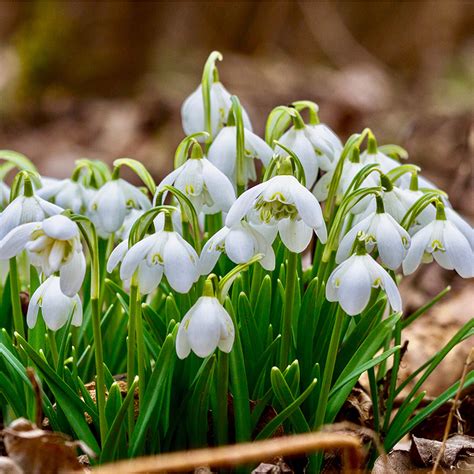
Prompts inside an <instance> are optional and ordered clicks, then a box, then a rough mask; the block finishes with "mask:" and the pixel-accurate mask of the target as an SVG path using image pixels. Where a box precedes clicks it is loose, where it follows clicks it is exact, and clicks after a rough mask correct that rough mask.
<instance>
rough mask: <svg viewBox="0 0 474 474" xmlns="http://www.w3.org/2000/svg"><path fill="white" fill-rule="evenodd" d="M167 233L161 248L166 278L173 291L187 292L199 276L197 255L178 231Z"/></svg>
mask: <svg viewBox="0 0 474 474" xmlns="http://www.w3.org/2000/svg"><path fill="white" fill-rule="evenodd" d="M169 234H170V235H169V237H168V241H167V242H166V245H165V248H164V250H163V260H164V267H165V275H166V279H167V280H168V283H169V284H170V286H171V287H172V288H173V289H174V290H175V291H177V292H179V293H187V292H188V291H189V290H190V289H191V286H192V285H193V283H194V282H195V281H196V280H197V278H198V276H199V274H198V271H197V262H198V256H197V254H196V251H195V250H194V249H193V248H192V247H191V246H190V245H189V244H188V243H187V242H186V241H185V240H184V239H183V238H182V237H181V236H180V235H179V234H178V233H176V232H170V233H169ZM122 266H123V264H122Z"/></svg>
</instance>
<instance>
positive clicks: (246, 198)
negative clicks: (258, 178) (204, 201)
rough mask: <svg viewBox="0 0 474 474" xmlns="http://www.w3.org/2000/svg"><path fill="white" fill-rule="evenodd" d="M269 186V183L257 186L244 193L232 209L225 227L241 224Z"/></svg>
mask: <svg viewBox="0 0 474 474" xmlns="http://www.w3.org/2000/svg"><path fill="white" fill-rule="evenodd" d="M267 185H268V181H267V182H264V183H260V184H257V185H256V186H254V187H253V188H250V189H247V191H245V192H244V193H242V194H241V195H240V196H239V197H238V198H237V201H235V202H234V204H233V205H232V207H231V208H230V210H229V213H228V214H227V217H226V220H225V225H226V226H227V227H232V226H233V225H234V224H236V223H237V222H240V220H241V219H242V217H244V216H245V214H247V212H248V211H249V210H250V208H251V207H252V206H253V204H254V201H255V199H257V197H258V195H259V194H260V193H261V192H262V191H263V190H264V189H265V188H266V187H267Z"/></svg>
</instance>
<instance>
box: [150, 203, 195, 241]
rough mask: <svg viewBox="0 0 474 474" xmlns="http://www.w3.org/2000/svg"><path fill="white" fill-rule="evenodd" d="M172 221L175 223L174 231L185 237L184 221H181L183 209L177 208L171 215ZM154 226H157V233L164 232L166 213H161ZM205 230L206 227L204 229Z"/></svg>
mask: <svg viewBox="0 0 474 474" xmlns="http://www.w3.org/2000/svg"><path fill="white" fill-rule="evenodd" d="M171 220H172V222H173V229H174V230H175V231H176V232H178V233H179V234H180V235H183V221H182V219H181V209H180V208H176V210H175V211H173V212H172V214H171ZM153 225H154V226H155V231H156V232H158V231H159V230H164V228H165V213H164V212H160V213H159V214H158V215H157V216H156V217H155V218H154V219H153ZM202 228H204V226H203V227H202Z"/></svg>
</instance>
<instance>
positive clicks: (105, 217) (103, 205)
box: [88, 178, 151, 234]
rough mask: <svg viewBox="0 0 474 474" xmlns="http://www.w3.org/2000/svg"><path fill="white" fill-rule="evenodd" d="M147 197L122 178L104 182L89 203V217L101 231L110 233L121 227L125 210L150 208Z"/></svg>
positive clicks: (125, 213) (125, 214)
mask: <svg viewBox="0 0 474 474" xmlns="http://www.w3.org/2000/svg"><path fill="white" fill-rule="evenodd" d="M150 207H151V203H150V200H149V199H148V197H147V196H146V195H145V194H144V193H143V192H142V191H141V190H140V189H139V188H137V187H135V186H133V185H132V184H130V183H128V182H127V181H125V180H124V179H122V178H118V179H113V180H112V181H108V182H107V183H105V184H104V185H103V186H102V187H101V188H100V189H99V190H98V191H97V192H96V193H95V195H94V197H93V198H92V201H91V202H90V204H89V212H88V214H89V217H90V219H91V220H92V222H94V224H95V225H96V226H97V228H98V229H101V230H102V231H103V232H105V233H108V234H112V233H113V232H117V231H118V230H119V229H120V227H122V225H123V222H124V220H125V217H126V216H127V211H128V210H129V209H131V208H133V209H142V210H147V209H150Z"/></svg>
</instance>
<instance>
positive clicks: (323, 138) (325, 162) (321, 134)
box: [305, 123, 343, 171]
mask: <svg viewBox="0 0 474 474" xmlns="http://www.w3.org/2000/svg"><path fill="white" fill-rule="evenodd" d="M305 132H306V136H307V137H308V139H309V141H310V142H311V144H312V145H313V147H314V148H315V150H316V153H317V155H318V163H319V167H320V168H321V169H322V170H323V171H330V170H331V169H333V168H334V166H335V165H336V163H337V160H338V159H339V157H340V156H341V153H342V149H343V145H342V143H341V140H340V139H339V137H338V136H337V135H336V134H335V133H334V132H333V131H332V130H331V129H330V128H329V127H328V126H327V125H324V124H323V123H318V124H316V125H311V124H308V125H306V128H305Z"/></svg>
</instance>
